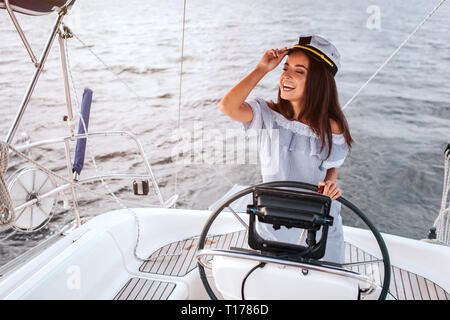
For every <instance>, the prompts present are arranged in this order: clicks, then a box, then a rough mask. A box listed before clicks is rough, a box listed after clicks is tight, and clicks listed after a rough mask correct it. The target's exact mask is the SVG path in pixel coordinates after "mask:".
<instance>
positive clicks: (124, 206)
mask: <svg viewBox="0 0 450 320" xmlns="http://www.w3.org/2000/svg"><path fill="white" fill-rule="evenodd" d="M94 55H95V54H94ZM96 57H97V58H98V59H99V60H101V59H100V57H98V56H97V55H96ZM66 59H67V65H68V69H69V75H70V78H71V83H72V89H73V91H74V96H75V100H76V103H77V105H78V106H81V104H80V102H79V101H78V95H77V90H76V88H75V81H74V80H73V75H72V70H71V67H70V62H69V61H70V59H69V50H68V45H67V39H66ZM103 64H104V63H103ZM106 67H107V68H108V69H109V70H111V69H110V68H109V67H108V66H106ZM127 87H129V86H128V85H127ZM78 115H79V116H80V122H81V123H82V125H83V129H84V132H85V133H86V150H87V151H88V153H89V157H90V159H91V161H92V164H93V166H94V169H95V172H96V174H97V176H99V177H100V182H101V184H102V186H103V187H104V188H105V189H106V191H107V192H108V195H109V196H110V197H111V198H112V199H113V200H114V201H115V202H116V203H117V204H118V205H119V206H120V207H121V208H122V209H125V210H127V211H128V212H129V213H130V214H131V215H132V216H133V217H134V221H135V225H136V241H135V245H134V248H133V255H134V257H135V258H136V259H137V260H139V261H141V262H147V261H150V260H154V259H157V258H159V257H160V256H165V255H158V256H156V257H153V258H151V259H150V258H148V259H146V258H141V257H139V255H138V254H137V248H138V247H139V241H140V238H141V237H140V235H141V227H140V225H141V224H140V221H139V218H138V215H137V214H136V212H134V211H133V210H132V209H130V208H129V207H128V206H127V205H125V204H124V203H123V202H122V201H121V200H120V199H119V198H118V197H117V196H116V194H115V193H114V191H112V190H111V188H110V187H109V185H108V183H107V182H106V181H105V180H104V179H103V177H102V175H101V174H100V172H99V169H98V166H97V161H96V160H95V156H94V154H93V153H92V151H91V148H90V147H89V135H88V134H87V133H88V130H87V126H86V122H85V121H84V118H83V116H82V114H81V109H79V110H78ZM102 197H103V196H102Z"/></svg>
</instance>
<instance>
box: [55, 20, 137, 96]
mask: <svg viewBox="0 0 450 320" xmlns="http://www.w3.org/2000/svg"><path fill="white" fill-rule="evenodd" d="M61 24H62V25H63V27H66V28H68V27H67V26H66V25H65V24H64V23H61ZM68 29H69V30H70V32H71V33H72V35H73V36H74V38H75V39H77V40H78V41H79V42H80V43H81V45H82V46H83V48H85V49H87V50H89V52H90V53H91V54H92V55H93V56H94V57H95V58H96V59H97V60H98V61H99V62H100V63H101V64H102V65H103V66H104V67H105V68H106V69H107V70H108V71H109V72H111V73H112V74H113V75H114V76H115V77H116V78H117V80H119V81H120V82H121V83H122V84H123V85H125V86H126V87H127V88H128V89H129V90H130V91H131V92H132V93H133V94H134V95H135V97H136V98H138V99H139V100H140V101H141V102H142V101H143V100H144V98H142V97H141V96H140V95H139V94H138V93H137V92H136V91H135V90H134V89H133V87H131V86H130V85H129V84H128V83H127V82H126V81H124V80H123V79H122V78H121V77H120V76H119V75H118V74H117V73H115V72H114V70H113V69H112V67H111V66H109V65H108V64H107V63H106V62H105V61H104V60H103V59H102V58H100V57H99V56H98V55H97V54H96V53H95V51H94V50H92V49H91V48H90V46H89V45H88V44H86V43H85V42H84V41H83V40H82V39H81V38H80V37H79V36H77V35H76V34H75V33H74V32H73V31H72V30H71V29H70V28H68Z"/></svg>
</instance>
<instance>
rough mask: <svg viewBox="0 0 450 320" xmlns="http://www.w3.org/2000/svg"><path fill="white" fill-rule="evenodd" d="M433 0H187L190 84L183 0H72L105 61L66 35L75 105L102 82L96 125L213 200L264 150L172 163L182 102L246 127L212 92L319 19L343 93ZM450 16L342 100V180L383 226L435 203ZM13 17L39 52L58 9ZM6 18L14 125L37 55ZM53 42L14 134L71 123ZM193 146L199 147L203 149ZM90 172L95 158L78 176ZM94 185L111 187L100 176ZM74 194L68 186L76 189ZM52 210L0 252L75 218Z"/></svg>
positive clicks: (6, 111) (182, 191) (405, 221)
mask: <svg viewBox="0 0 450 320" xmlns="http://www.w3.org/2000/svg"><path fill="white" fill-rule="evenodd" d="M437 3H438V1H425V0H415V1H408V4H407V6H405V2H404V1H398V0H397V1H387V0H380V1H375V2H374V1H349V0H345V1H336V2H330V1H315V2H311V1H297V0H296V1H284V2H280V1H254V0H252V1H250V0H239V1H234V0H232V1H230V0H227V1H206V0H188V1H187V10H186V23H185V37H184V59H183V79H182V80H183V81H182V87H181V88H182V89H181V97H180V94H179V90H180V62H181V44H182V22H183V1H181V0H176V1H175V0H170V1H153V0H149V1H138V0H129V1H117V0H109V1H105V0H96V1H88V0H78V1H77V3H76V4H75V6H74V8H73V10H72V12H71V14H70V17H69V19H67V20H66V23H67V24H68V25H69V26H70V27H71V28H72V30H73V31H74V33H75V34H76V35H77V36H78V37H80V39H82V40H83V41H84V42H85V43H86V44H88V45H89V46H88V47H89V49H90V50H91V51H92V52H94V53H95V54H96V55H97V56H98V57H99V58H100V59H101V60H102V62H100V61H99V60H98V59H97V58H96V57H95V56H93V55H92V53H91V52H90V51H89V50H88V49H86V48H84V47H83V46H82V45H81V44H80V42H78V41H77V40H76V39H74V38H73V39H70V40H68V44H67V46H68V58H69V65H70V69H71V80H73V85H71V87H72V100H73V103H74V105H76V108H75V110H78V105H79V101H80V100H81V95H82V92H83V88H85V87H90V88H92V90H93V91H94V100H93V105H92V111H91V120H90V131H91V132H94V131H106V130H108V131H113V130H127V131H131V132H133V133H134V134H136V135H137V136H138V137H139V139H140V141H141V142H142V144H143V147H144V149H145V151H146V153H147V155H148V157H149V159H150V162H151V164H152V168H153V171H154V174H155V176H156V180H157V181H158V183H159V185H160V188H161V192H162V195H163V197H164V198H165V199H167V198H169V197H170V196H172V195H173V194H174V193H175V192H176V193H178V194H179V195H180V198H179V201H178V202H177V207H178V208H195V209H205V208H207V206H208V205H209V204H211V203H212V202H214V201H215V200H216V199H218V198H219V197H220V196H221V195H222V194H224V193H225V192H226V191H227V190H228V189H229V188H230V187H231V186H232V184H244V185H249V184H254V183H258V182H261V176H260V173H259V169H258V166H257V165H255V164H237V163H236V162H233V163H227V164H219V163H209V164H208V163H207V162H206V161H193V163H175V162H174V161H173V158H172V153H173V148H174V139H173V134H174V129H175V128H177V125H178V117H179V116H180V126H181V128H183V129H186V130H193V129H194V125H195V124H197V125H198V124H200V125H201V126H202V127H203V130H205V132H212V131H211V130H213V129H218V130H219V131H218V132H219V134H223V135H224V136H225V132H226V130H227V129H228V130H230V129H236V130H242V126H241V124H240V123H237V122H234V121H232V120H231V119H229V118H228V117H226V116H225V115H223V114H221V113H220V111H219V110H218V102H219V101H220V99H221V98H222V97H223V96H224V95H225V94H226V92H227V91H228V90H229V89H230V88H231V87H232V86H233V85H235V84H236V83H237V82H238V81H239V80H240V79H242V78H243V77H244V76H245V75H246V74H248V73H249V72H250V71H251V70H252V68H254V67H255V66H256V64H257V63H258V61H259V59H260V58H261V56H262V54H263V53H264V51H265V50H267V49H270V48H281V47H284V46H289V45H292V44H294V43H295V42H296V41H297V39H298V36H299V35H300V34H301V33H319V34H321V35H323V36H325V37H327V38H329V39H330V40H332V41H333V43H334V44H335V45H336V46H337V48H338V49H339V50H340V52H341V56H342V62H341V64H342V68H341V70H340V71H339V73H338V74H337V76H336V81H337V85H338V89H339V94H340V99H341V103H342V104H344V103H345V102H346V101H347V100H348V99H349V98H350V97H351V96H352V95H353V93H354V92H355V91H356V90H357V89H358V88H359V87H360V86H361V85H362V84H363V83H364V82H365V81H366V80H367V79H368V78H369V77H370V75H371V74H372V73H373V72H374V71H375V70H376V69H377V68H378V67H379V66H380V65H381V64H382V63H383V61H384V60H385V59H386V58H387V57H389V55H390V54H391V53H392V52H393V51H394V50H395V48H396V47H397V46H398V45H399V44H400V43H402V41H403V40H404V39H405V38H406V37H407V36H408V35H409V34H410V33H411V32H412V31H413V30H414V28H415V27H416V26H417V25H418V24H419V23H420V22H421V21H422V19H423V18H424V17H425V16H426V15H427V14H428V13H429V12H430V11H431V10H432V8H433V7H434V6H435V5H436V4H437ZM369 6H376V9H377V8H378V9H379V13H380V20H379V22H380V24H379V26H380V29H379V30H377V29H373V28H369V27H368V26H367V23H368V19H370V18H371V17H372V15H373V11H371V9H370V8H369ZM371 8H373V7H371ZM449 16H450V5H449V4H448V3H445V4H444V5H443V6H442V7H441V8H440V9H439V10H438V11H437V12H436V13H435V15H433V16H432V17H431V18H430V19H429V21H428V22H427V23H426V24H425V25H424V26H423V27H422V28H421V29H420V30H419V31H418V32H417V33H416V35H415V36H414V37H412V38H411V40H410V42H408V44H407V45H406V46H405V47H404V48H403V49H402V50H401V51H400V52H399V53H398V54H397V55H396V56H395V57H394V58H393V59H392V61H391V62H390V63H389V64H388V65H387V66H386V67H385V68H384V69H383V70H382V71H381V72H380V73H379V75H378V76H377V77H376V78H375V79H374V80H373V81H372V82H371V83H370V84H369V85H368V86H367V87H366V88H365V89H364V90H363V91H362V93H361V94H360V95H359V96H358V97H357V98H356V99H355V100H354V101H353V103H352V104H350V106H349V107H348V108H347V109H346V110H345V113H346V116H347V119H348V121H349V124H350V129H351V132H352V135H353V138H354V139H355V142H356V143H355V145H354V148H353V150H352V153H351V155H350V156H349V157H348V158H347V160H346V162H345V164H344V165H343V167H342V168H341V169H340V170H339V180H338V182H339V186H340V187H341V189H342V190H343V194H344V196H345V197H346V198H347V199H349V200H351V201H352V202H353V203H355V204H356V205H358V206H359V207H360V208H361V209H362V210H363V211H364V212H366V214H367V215H368V216H369V217H370V218H371V219H372V220H373V222H374V224H375V225H376V226H377V227H378V228H379V229H380V230H381V231H382V232H387V233H392V234H396V235H401V236H406V237H410V238H415V239H420V238H424V237H425V236H426V233H427V231H428V229H429V227H431V226H432V224H433V222H434V219H435V218H436V217H437V214H438V211H439V207H440V200H441V195H442V183H443V174H444V167H443V151H444V148H445V146H446V145H447V143H449V142H450V103H449V101H450V73H449V72H448V70H449V67H450V25H449V23H448V17H449ZM18 18H19V21H20V23H21V24H22V26H23V29H24V31H25V33H26V35H27V36H28V39H29V41H30V43H31V45H32V47H33V49H34V51H35V52H36V55H38V56H39V53H40V51H41V50H42V48H43V45H44V42H45V40H46V39H47V36H48V33H49V31H50V28H51V24H52V23H53V21H54V19H55V16H53V15H49V16H42V17H28V16H23V15H19V16H18ZM370 21H372V20H370ZM370 21H369V22H370ZM369 25H370V23H369ZM0 33H1V35H2V37H1V39H2V41H1V42H0V94H1V97H2V99H1V102H0V119H1V121H0V134H1V136H2V137H5V136H6V134H7V132H8V129H9V127H10V125H11V123H12V120H13V118H14V115H15V113H16V111H17V108H18V105H19V104H20V101H21V99H22V96H23V93H24V91H25V89H26V86H27V83H28V81H29V80H30V78H31V76H32V74H33V66H32V64H31V62H30V59H29V57H28V55H27V53H26V51H25V49H24V48H23V46H22V43H21V41H20V39H19V37H18V35H17V34H16V32H15V31H14V27H13V25H12V23H11V21H10V20H9V17H8V15H7V13H6V11H4V10H2V11H1V12H0ZM58 55H59V50H58V47H57V41H55V44H54V47H53V49H52V51H51V53H50V56H49V58H48V61H47V64H46V68H45V72H44V73H43V74H42V76H41V79H40V81H39V83H38V85H37V87H36V90H35V93H34V95H33V98H32V100H31V102H30V105H29V107H28V110H27V113H26V114H25V116H24V118H23V121H22V123H21V125H20V127H19V130H18V132H17V135H16V143H17V144H22V143H24V142H27V141H31V142H34V141H38V140H41V139H49V138H52V137H59V136H65V135H67V134H68V131H67V125H66V123H65V122H63V121H62V118H63V116H64V115H65V114H66V109H65V98H64V87H63V82H62V72H61V67H60V65H59V60H58V58H59V57H58ZM105 64H106V65H105ZM280 70H281V68H280V67H278V68H277V69H275V70H274V71H273V72H271V73H270V74H268V75H267V76H266V77H265V78H264V79H263V80H262V81H261V82H260V83H259V84H258V86H257V87H256V88H255V89H254V91H253V92H252V93H251V97H263V98H265V99H268V100H269V99H276V94H277V79H278V77H279V74H280ZM124 83H125V84H124ZM179 101H181V105H180V104H179ZM179 106H181V108H179ZM208 130H209V131H208ZM194 139H195V137H194ZM89 145H90V150H91V152H92V154H93V155H94V156H95V159H96V160H97V162H98V171H100V172H102V173H109V172H134V173H144V170H143V167H142V161H141V160H140V158H139V157H138V155H137V153H136V148H135V145H134V144H133V143H132V142H130V140H127V139H125V138H114V137H108V138H101V139H91V140H90V141H89ZM73 146H74V145H73V144H72V145H71V147H72V148H73ZM195 150H197V149H195ZM195 150H194V157H195V156H199V153H198V151H195ZM195 152H197V153H195ZM200 152H201V151H200ZM30 156H32V157H33V158H34V159H35V160H38V161H39V162H40V163H41V164H42V165H44V166H46V167H48V168H50V169H52V170H54V171H55V172H57V173H59V174H62V175H67V171H66V169H65V158H64V150H63V146H62V145H61V144H59V145H51V146H46V147H41V148H37V149H34V150H33V151H32V152H31V153H30ZM88 158H89V153H88ZM88 158H87V159H88ZM87 161H88V160H87ZM88 162H89V161H88ZM10 164H11V166H10V168H9V170H8V172H7V177H10V176H11V175H12V174H13V173H14V171H15V170H17V169H19V168H20V167H21V166H23V165H25V164H24V163H23V162H21V161H19V159H17V158H16V157H13V156H11V157H10ZM95 173H96V170H95V168H94V167H93V165H92V164H91V163H90V162H89V163H86V167H85V170H84V171H83V173H82V175H83V177H88V176H91V175H94V174H95ZM93 186H94V187H95V189H96V190H98V191H99V190H100V191H101V190H102V188H101V185H100V184H93ZM110 187H111V189H112V190H113V191H114V192H115V193H116V194H117V195H118V196H119V197H120V198H121V199H125V200H126V199H128V200H134V201H139V203H142V204H143V203H156V202H157V201H156V200H157V199H156V198H155V197H154V196H153V197H149V198H147V199H145V200H142V198H137V197H134V196H132V195H131V181H128V180H126V181H123V180H120V181H119V180H114V181H112V182H110ZM66 196H67V197H68V198H70V194H69V193H68V192H67V193H66ZM79 196H80V201H79V205H80V212H81V215H82V216H92V215H97V214H99V213H102V212H104V211H105V210H109V209H114V208H119V206H118V204H117V203H115V202H114V201H112V200H110V199H103V200H98V199H97V197H96V196H95V195H89V194H86V193H84V192H80V193H79ZM96 200H97V201H96ZM55 211H56V212H57V213H56V215H55V217H54V218H53V220H52V223H50V225H49V226H47V227H46V228H44V229H42V230H41V231H39V232H38V233H36V234H30V235H27V234H18V235H15V236H13V237H11V238H10V239H9V240H7V241H5V242H4V244H3V245H2V246H1V247H0V253H1V258H0V260H1V261H0V263H2V264H3V263H5V262H7V261H9V260H11V259H12V258H14V257H16V256H17V255H18V254H20V253H22V252H24V251H25V249H26V248H29V247H31V246H33V245H34V244H35V243H36V242H37V241H38V240H41V239H44V238H45V237H47V236H48V234H51V233H52V232H55V230H58V228H60V227H61V226H62V225H63V224H65V223H66V222H67V221H69V220H71V219H72V217H73V216H72V211H67V210H64V209H63V208H62V205H61V201H59V202H58V204H57V207H56V210H55ZM64 213H66V214H64Z"/></svg>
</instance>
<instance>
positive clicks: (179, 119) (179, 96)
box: [173, 0, 186, 208]
mask: <svg viewBox="0 0 450 320" xmlns="http://www.w3.org/2000/svg"><path fill="white" fill-rule="evenodd" d="M185 28H186V0H184V4H183V28H182V32H181V61H180V84H179V92H178V121H177V139H178V142H179V138H180V125H181V92H182V84H183V60H184V31H185ZM177 158H179V157H177ZM175 166H176V165H175ZM177 187H178V170H177V169H175V192H174V194H177ZM176 206H177V202H176V201H175V203H174V205H173V207H174V208H176Z"/></svg>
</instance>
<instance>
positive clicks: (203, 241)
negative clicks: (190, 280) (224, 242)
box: [197, 181, 391, 300]
mask: <svg viewBox="0 0 450 320" xmlns="http://www.w3.org/2000/svg"><path fill="white" fill-rule="evenodd" d="M279 188H298V189H303V190H311V191H314V192H317V191H318V187H317V186H315V185H312V184H308V183H303V182H297V181H273V182H266V183H261V184H257V185H254V186H250V187H248V188H246V189H244V190H241V191H239V192H237V193H236V194H234V195H233V196H231V197H229V198H228V199H227V200H225V201H224V202H223V203H222V204H221V205H220V206H219V207H218V208H217V209H216V210H214V211H213V212H212V213H211V215H210V216H209V218H208V220H207V222H206V223H205V225H204V227H203V230H202V233H201V235H200V239H199V244H198V255H197V259H198V269H199V272H200V278H201V280H202V283H203V286H204V287H205V289H206V292H207V293H208V295H209V297H210V298H211V299H213V300H217V296H216V295H215V293H214V291H213V290H212V288H211V286H210V284H209V282H208V279H207V276H206V273H205V266H206V265H208V263H205V262H204V261H202V259H203V257H202V252H201V251H202V250H203V249H204V248H205V245H207V236H208V232H209V230H210V228H211V225H212V223H213V222H214V221H215V219H216V218H217V217H218V216H219V214H220V213H221V212H222V211H224V209H226V208H229V205H230V204H231V203H232V202H234V201H236V200H237V199H240V198H242V197H244V196H246V195H247V194H250V193H253V195H254V203H253V205H249V206H247V213H249V214H250V219H249V220H250V226H249V245H250V247H252V248H253V244H251V243H250V242H251V239H250V238H253V236H252V221H251V220H252V212H255V211H257V210H255V200H256V199H255V193H256V191H257V190H258V189H260V190H266V191H265V192H268V193H269V194H270V190H273V191H274V193H273V194H277V193H280V191H281V190H280V189H279ZM277 190H278V191H277ZM282 190H283V189H282ZM283 192H284V191H283ZM283 192H281V193H283ZM288 193H289V192H288ZM309 194H310V195H314V194H313V193H309ZM320 196H321V197H327V196H323V195H320ZM327 198H328V197H327ZM273 200H274V199H273V198H266V200H259V201H260V204H261V202H263V201H266V204H267V203H272V204H273ZM336 201H339V202H340V203H341V204H343V205H344V206H346V207H347V208H349V209H350V210H351V212H353V213H354V214H356V215H357V216H358V217H359V218H360V219H361V220H363V222H364V223H365V224H366V225H367V227H368V228H369V229H370V231H371V232H372V234H373V235H374V237H375V239H376V242H377V244H378V247H379V249H380V251H381V255H382V261H383V267H384V276H383V277H384V278H383V285H382V288H381V291H380V295H379V297H378V299H379V300H384V299H386V296H387V293H388V290H389V284H390V278H391V265H390V259H389V253H388V250H387V247H386V244H385V242H384V240H383V237H382V236H381V234H380V232H379V231H378V230H377V229H376V228H375V226H374V225H373V223H372V222H371V221H370V220H369V219H368V218H367V216H366V215H365V214H364V213H363V212H362V211H361V210H360V209H359V208H358V207H356V206H355V205H354V204H352V203H351V202H350V201H348V200H346V199H345V198H343V197H342V196H341V197H339V198H337V199H336ZM285 202H291V201H290V200H289V201H285ZM291 203H292V202H291ZM264 209H267V207H266V208H264ZM325 211H327V210H325ZM318 212H319V211H318ZM233 213H234V212H233ZM264 214H266V215H267V216H269V215H270V214H271V213H270V212H269V211H264V212H263V214H262V215H260V216H261V217H262V216H263V215H264ZM272 214H273V216H274V217H277V218H280V217H281V220H278V221H281V223H282V225H286V226H288V225H289V224H291V226H295V223H297V224H301V223H309V222H308V221H318V219H317V216H316V217H313V218H311V219H309V220H308V218H304V220H303V221H297V222H296V221H295V220H292V219H291V218H289V216H287V217H288V219H287V220H286V217H285V216H283V215H282V214H281V215H280V212H279V211H278V210H275V212H273V213H272ZM291 217H292V215H291ZM324 217H329V215H328V212H326V213H325V215H324ZM238 219H240V218H238ZM253 219H255V215H253ZM283 219H284V220H283ZM259 220H260V221H261V219H259ZM324 220H325V219H324ZM283 221H285V222H286V221H287V224H283ZM241 222H242V221H241ZM269 223H271V222H270V221H269ZM272 224H273V220H272ZM273 225H274V224H273ZM325 225H326V223H323V224H322V226H323V227H324V228H323V234H325V237H326V229H327V228H325ZM297 227H299V225H297ZM304 228H308V229H309V228H311V229H314V228H316V227H315V226H314V225H311V226H308V227H304ZM325 241H326V238H325ZM320 242H321V241H319V242H318V243H320ZM262 244H264V243H262ZM314 245H316V244H315V243H314ZM297 247H298V248H297V249H298V250H299V253H300V255H298V256H297V258H298V257H300V258H299V259H300V260H298V261H300V262H301V263H304V264H308V261H311V259H303V258H305V257H306V258H308V254H309V255H311V252H312V251H314V250H316V249H317V246H316V247H315V248H311V247H312V246H311V245H310V247H309V248H307V247H302V246H297ZM274 248H275V249H276V245H275V246H274ZM280 248H281V247H280ZM294 249H295V248H294ZM308 249H309V250H308ZM204 251H208V253H209V254H210V256H211V255H213V254H214V251H217V253H218V254H221V252H219V251H220V250H204ZM222 251H223V250H222ZM316 251H317V250H316ZM292 252H293V250H291V253H292ZM230 253H231V254H233V253H235V252H233V251H231V252H230ZM256 254H257V252H256V251H255V255H256ZM256 257H257V255H256ZM313 257H314V256H313ZM320 257H321V255H317V254H316V257H315V258H316V259H320ZM320 269H321V270H322V272H328V270H327V269H329V271H330V272H331V273H332V272H333V271H334V270H335V268H334V267H333V266H331V265H329V266H327V264H326V263H324V264H322V265H321V268H320ZM319 271H320V270H319ZM342 276H344V277H352V276H353V275H352V274H350V273H348V275H346V274H345V273H344V274H343V275H342Z"/></svg>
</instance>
